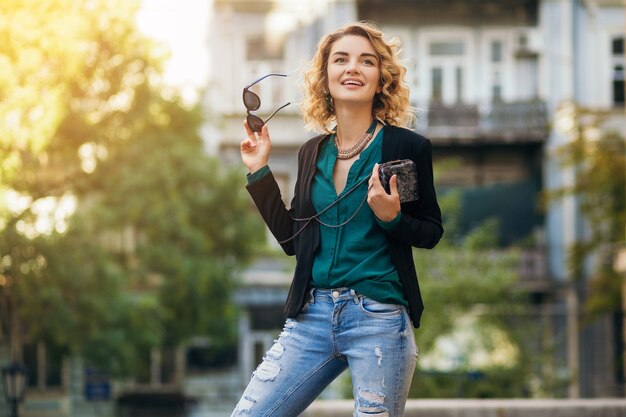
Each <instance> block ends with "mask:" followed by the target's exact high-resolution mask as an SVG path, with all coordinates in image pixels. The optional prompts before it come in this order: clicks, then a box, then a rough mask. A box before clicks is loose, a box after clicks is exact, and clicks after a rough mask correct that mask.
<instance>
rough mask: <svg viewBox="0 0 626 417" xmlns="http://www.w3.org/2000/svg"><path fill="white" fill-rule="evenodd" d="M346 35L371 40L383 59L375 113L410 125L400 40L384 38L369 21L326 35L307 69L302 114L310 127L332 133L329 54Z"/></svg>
mask: <svg viewBox="0 0 626 417" xmlns="http://www.w3.org/2000/svg"><path fill="white" fill-rule="evenodd" d="M346 35H356V36H362V37H364V38H367V39H369V41H370V42H371V44H372V46H373V48H374V50H375V51H376V53H377V54H378V57H379V61H380V88H381V92H380V93H379V94H376V96H374V103H373V105H372V115H373V116H374V117H375V118H376V119H378V120H380V121H382V122H384V123H386V124H390V125H395V126H401V127H408V126H410V125H411V124H412V123H413V121H414V120H415V115H414V113H413V109H412V108H411V103H410V100H409V87H408V85H407V84H406V82H405V80H404V78H405V75H406V68H405V67H404V66H403V65H402V64H401V63H400V59H399V53H400V41H399V39H398V38H395V37H394V38H392V39H390V40H388V41H385V40H384V39H383V33H382V32H381V31H380V30H379V29H378V28H377V27H376V26H374V25H373V24H372V23H370V22H357V23H350V24H348V25H345V26H343V27H341V28H340V29H338V30H336V31H335V32H333V33H330V34H328V35H326V36H324V37H323V38H322V39H321V40H320V42H319V44H318V45H317V49H316V51H315V54H314V56H313V59H312V60H311V62H310V63H309V66H308V68H307V69H306V71H305V72H304V85H303V92H304V100H303V102H302V117H303V118H304V121H305V123H306V126H307V128H308V129H310V130H314V131H323V132H326V133H330V128H331V124H332V122H333V121H334V120H335V114H334V109H333V108H332V106H330V105H329V104H327V102H326V94H327V92H328V79H327V67H328V56H329V55H330V50H331V49H332V46H333V44H334V43H335V42H336V41H337V40H339V39H341V38H342V37H344V36H346Z"/></svg>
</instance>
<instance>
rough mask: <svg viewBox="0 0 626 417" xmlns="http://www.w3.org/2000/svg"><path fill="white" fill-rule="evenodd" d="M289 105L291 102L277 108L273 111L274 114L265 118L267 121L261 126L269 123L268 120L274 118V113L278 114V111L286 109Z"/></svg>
mask: <svg viewBox="0 0 626 417" xmlns="http://www.w3.org/2000/svg"><path fill="white" fill-rule="evenodd" d="M290 104H291V102H289V103H287V104H283V105H282V106H280V107H279V108H277V109H276V110H274V113H272V114H270V116H269V117H268V118H267V119H266V120H265V121H264V122H263V124H265V123H267V122H269V121H270V119H271V118H272V117H274V115H275V114H276V113H278V112H279V110H282V109H284V108H285V107H287V106H288V105H290Z"/></svg>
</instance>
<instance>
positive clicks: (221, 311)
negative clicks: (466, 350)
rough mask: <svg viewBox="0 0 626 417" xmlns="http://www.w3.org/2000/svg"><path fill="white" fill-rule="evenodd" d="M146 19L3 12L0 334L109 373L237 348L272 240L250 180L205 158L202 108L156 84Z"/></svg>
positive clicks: (72, 0) (69, 0)
mask: <svg viewBox="0 0 626 417" xmlns="http://www.w3.org/2000/svg"><path fill="white" fill-rule="evenodd" d="M136 8H137V3H136V2H128V1H126V0H95V1H91V2H88V3H85V2H83V1H80V0H44V1H40V0H37V1H34V0H26V1H20V2H6V1H5V2H1V3H0V17H4V19H1V21H2V24H0V42H2V49H1V50H0V69H1V71H0V95H2V97H3V101H2V103H0V119H2V120H7V121H9V123H5V124H3V125H2V126H1V127H0V195H2V196H3V197H8V196H12V203H11V204H9V203H8V201H9V200H8V199H5V198H2V199H0V200H1V201H2V203H1V204H0V313H1V314H0V325H1V326H2V329H1V330H2V331H1V332H0V334H7V335H12V337H11V342H12V344H13V347H12V349H13V351H16V350H19V348H20V346H21V343H22V342H23V341H22V340H19V336H20V335H22V334H23V335H26V337H27V340H28V341H29V342H36V341H38V340H43V341H45V342H46V343H47V344H48V345H49V346H50V349H51V351H52V350H54V351H60V352H68V353H70V352H73V353H78V354H81V355H82V356H83V357H85V358H86V360H87V361H88V363H90V364H94V365H98V366H101V367H103V368H105V369H107V370H108V371H110V372H111V373H112V374H114V375H128V374H131V373H133V372H137V371H138V370H139V371H141V370H142V369H143V368H145V366H144V364H145V361H146V359H147V358H148V357H149V355H148V352H149V351H150V349H151V348H153V347H159V346H173V345H176V344H179V343H182V342H184V341H185V340H186V339H187V338H189V337H191V336H194V335H203V336H209V337H213V338H214V339H218V340H227V341H228V340H230V339H231V338H232V334H233V329H234V311H233V309H232V306H231V305H230V304H229V297H230V294H231V292H232V290H233V286H234V284H235V283H234V273H235V272H236V271H237V270H238V268H239V266H240V265H241V264H242V263H245V262H246V261H247V260H249V259H250V257H251V255H252V252H253V248H254V247H255V246H256V245H258V244H259V243H260V242H263V240H264V239H263V236H264V229H263V226H262V224H261V221H260V220H259V219H258V216H255V215H252V214H251V213H250V204H249V199H248V198H247V196H244V193H245V190H244V187H243V182H244V175H243V173H242V172H241V171H240V170H238V169H232V168H230V169H226V168H225V167H223V166H222V165H220V164H219V163H218V162H217V161H215V160H212V159H210V158H208V157H207V156H206V155H205V153H204V149H203V142H202V139H201V138H200V136H199V134H198V131H199V127H200V125H201V123H202V113H201V109H200V108H199V107H195V108H191V109H190V108H188V107H185V106H183V105H182V104H181V102H180V100H179V98H178V97H177V95H176V93H175V92H173V91H170V90H168V89H166V88H165V87H163V86H162V85H161V83H160V71H161V63H160V58H159V57H158V56H157V55H156V54H155V53H154V51H155V50H156V49H155V48H154V47H155V45H154V44H153V43H152V42H151V41H149V40H148V39H145V38H143V37H142V36H141V35H140V34H139V32H138V31H137V30H136V28H135V26H134V17H135V11H136ZM7 17H10V18H7ZM18 173H19V175H18ZM17 196H20V199H18V198H17ZM60 198H67V199H70V200H72V201H76V205H77V207H76V212H75V213H74V214H73V215H72V214H71V213H65V214H63V213H62V210H59V207H58V203H59V201H60ZM18 200H19V201H21V203H22V204H21V205H16V204H15V202H16V201H18ZM46 204H47V205H50V204H51V205H52V206H54V205H55V204H57V207H56V211H54V210H53V212H52V214H51V215H44V214H42V212H41V210H40V208H41V207H42V206H45V205H46ZM18 206H19V207H18ZM38 207H39V208H38ZM70 211H71V210H70ZM59 213H61V214H59ZM46 219H47V222H46ZM46 223H49V225H48V226H47V227H43V226H42V225H44V224H46ZM142 367H143V368H142ZM143 371H144V372H143V373H145V371H146V369H143Z"/></svg>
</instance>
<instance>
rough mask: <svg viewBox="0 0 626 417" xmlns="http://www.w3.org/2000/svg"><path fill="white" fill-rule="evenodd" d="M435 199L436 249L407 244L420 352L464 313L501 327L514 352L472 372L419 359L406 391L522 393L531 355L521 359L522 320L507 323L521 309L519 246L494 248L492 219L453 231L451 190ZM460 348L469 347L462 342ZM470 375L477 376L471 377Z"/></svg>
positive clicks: (456, 205) (478, 323)
mask: <svg viewBox="0 0 626 417" xmlns="http://www.w3.org/2000/svg"><path fill="white" fill-rule="evenodd" d="M439 200H440V205H441V208H442V212H443V213H444V229H445V236H444V239H442V241H441V242H440V243H439V245H438V246H437V248H436V249H435V250H432V251H426V250H415V252H414V257H415V264H416V270H417V271H418V274H419V278H420V285H421V290H422V294H423V298H424V302H425V311H424V316H423V319H422V323H421V326H420V328H419V329H418V330H417V331H416V340H417V344H418V346H419V349H420V356H421V357H424V356H427V355H429V353H430V352H432V350H433V349H435V347H436V345H435V343H436V341H437V340H438V338H440V337H445V336H447V335H451V334H453V332H455V331H456V330H457V329H458V327H459V323H462V322H464V320H465V318H468V317H471V319H472V320H473V321H474V326H473V327H472V328H473V329H479V330H478V331H480V329H482V330H483V331H484V332H486V333H489V332H494V331H496V332H498V333H500V334H503V335H505V337H506V339H507V342H508V343H512V344H513V345H514V347H515V349H516V350H517V352H518V354H517V356H516V357H512V358H511V363H510V366H508V367H505V366H501V367H496V366H494V365H491V366H487V367H485V368H484V369H478V370H477V371H478V372H479V374H470V373H469V372H470V370H469V369H467V368H466V365H462V364H460V367H459V369H456V370H454V371H451V372H450V373H448V372H438V371H436V370H428V371H426V370H421V369H419V366H420V361H418V369H417V371H416V375H415V378H414V382H413V385H412V387H411V392H410V395H411V396H415V397H419V398H441V397H456V396H464V397H472V398H482V397H485V398H486V397H502V396H522V395H525V393H526V389H527V386H528V384H529V379H530V378H531V375H532V372H533V370H532V369H531V367H530V366H529V363H530V361H526V360H527V359H528V354H527V353H526V352H527V351H528V344H527V343H526V342H525V340H524V337H523V333H524V330H523V329H524V328H525V327H524V326H523V325H520V323H515V325H513V323H514V320H515V317H516V314H519V313H520V312H524V311H526V310H525V306H526V303H527V302H528V301H527V299H526V296H525V294H524V293H523V291H522V290H521V288H520V286H519V285H518V281H519V279H520V276H519V273H518V267H519V262H520V256H519V253H518V251H517V250H516V249H514V248H509V249H501V248H498V238H497V236H498V228H499V223H498V221H497V220H496V219H487V220H486V221H484V222H482V223H481V224H479V225H478V226H477V227H475V228H474V229H473V230H471V231H470V232H469V233H467V234H466V235H461V234H460V232H459V222H458V219H459V217H460V216H459V213H460V210H462V207H461V205H460V201H461V199H460V193H459V192H458V191H450V192H448V193H446V194H444V195H443V196H441V197H440V199H439ZM474 337H478V338H480V340H482V341H483V342H484V343H488V342H489V341H490V340H491V339H493V338H491V337H490V335H489V334H484V335H480V334H475V335H474ZM485 347H486V348H490V347H489V346H485ZM465 348H466V349H470V350H471V349H472V348H471V347H470V346H469V345H468V346H465ZM491 348H494V347H493V346H492V347H491ZM469 353H470V352H468V356H469ZM525 361H526V362H525ZM477 375H480V378H474V377H476V376H477ZM472 378H473V379H472Z"/></svg>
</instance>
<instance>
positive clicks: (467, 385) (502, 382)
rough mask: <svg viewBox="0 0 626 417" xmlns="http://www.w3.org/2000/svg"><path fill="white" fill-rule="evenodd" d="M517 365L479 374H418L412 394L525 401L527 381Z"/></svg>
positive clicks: (478, 372) (488, 370)
mask: <svg viewBox="0 0 626 417" xmlns="http://www.w3.org/2000/svg"><path fill="white" fill-rule="evenodd" d="M522 375H523V370H522V369H520V367H519V365H517V366H515V365H513V366H511V367H507V368H503V367H493V368H487V369H482V370H481V371H468V372H436V371H418V372H416V374H415V376H414V378H413V384H412V385H411V394H413V395H414V396H416V397H420V398H520V397H527V396H528V391H527V387H526V381H525V380H524V378H521V376H522Z"/></svg>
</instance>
